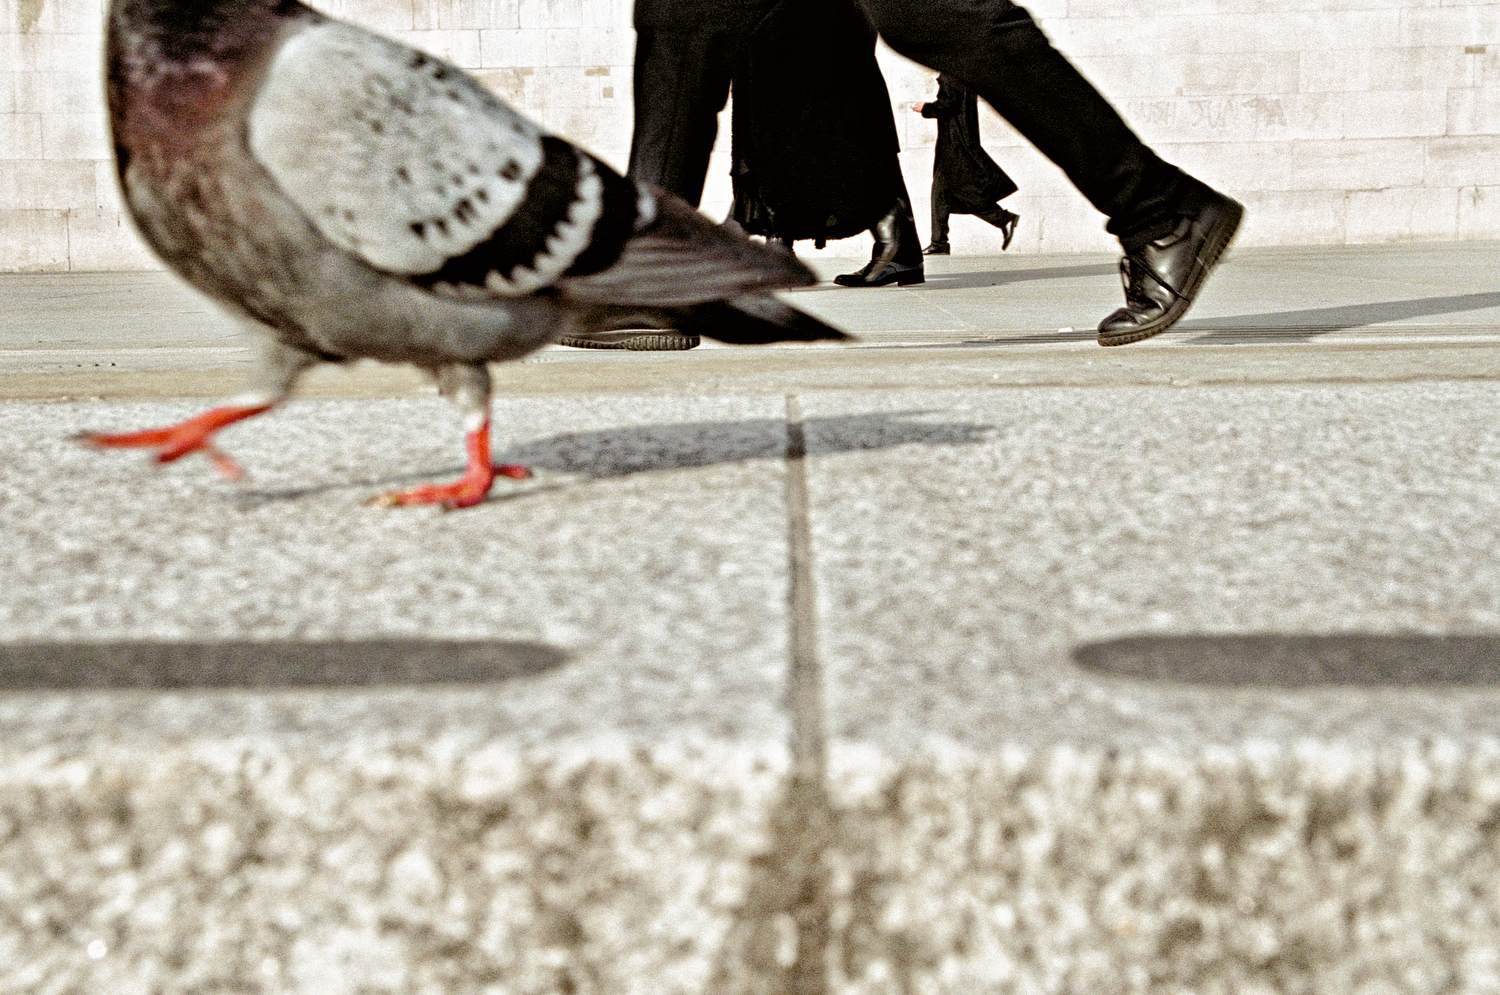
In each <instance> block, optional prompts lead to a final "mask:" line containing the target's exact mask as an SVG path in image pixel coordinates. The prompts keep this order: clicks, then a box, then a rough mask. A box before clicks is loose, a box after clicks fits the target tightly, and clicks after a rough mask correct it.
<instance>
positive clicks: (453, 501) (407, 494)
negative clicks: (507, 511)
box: [370, 418, 531, 508]
mask: <svg viewBox="0 0 1500 995" xmlns="http://www.w3.org/2000/svg"><path fill="white" fill-rule="evenodd" d="M467 441H468V450H469V465H468V468H467V469H466V470H465V471H464V475H463V476H462V477H460V478H458V479H457V480H455V481H454V482H453V483H451V484H423V485H422V486H420V487H413V488H411V489H410V490H406V491H395V492H393V493H390V494H382V495H381V496H380V497H378V498H375V499H374V500H372V501H371V502H370V503H371V504H372V505H377V506H379V507H383V508H394V507H397V506H398V505H407V504H440V505H442V506H443V507H444V508H468V507H472V506H473V505H476V504H478V503H479V502H481V501H483V500H484V496H485V495H486V494H488V493H489V492H490V486H491V485H492V484H494V482H495V477H497V476H500V477H510V478H511V479H512V480H525V479H526V478H527V477H529V476H531V471H530V470H528V469H526V468H525V467H524V466H516V465H514V464H511V463H502V464H501V465H500V466H495V465H494V464H493V463H491V462H490V422H489V419H488V418H486V419H485V421H484V424H482V425H480V426H479V427H478V428H477V429H475V430H474V431H472V432H470V433H469V434H468V437H467Z"/></svg>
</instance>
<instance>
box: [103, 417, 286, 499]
mask: <svg viewBox="0 0 1500 995" xmlns="http://www.w3.org/2000/svg"><path fill="white" fill-rule="evenodd" d="M271 407H272V405H269V404H257V405H248V406H245V405H223V406H222V407H217V408H210V409H209V410H208V411H205V412H203V414H201V415H196V416H194V417H192V418H189V419H188V420H187V421H184V422H178V423H177V424H176V425H167V426H165V427H163V428H148V429H146V430H145V431H142V432H123V433H120V434H115V435H112V434H110V433H107V432H95V433H85V434H84V435H82V436H80V438H81V439H82V440H83V441H84V442H85V443H87V444H88V445H91V446H97V447H98V448H100V449H116V448H125V447H146V448H155V449H156V450H157V453H156V462H158V463H170V462H172V461H173V460H177V459H181V458H182V457H184V456H186V455H188V454H189V453H196V452H202V453H204V454H205V455H206V456H208V458H209V459H211V460H213V464H214V467H215V468H217V469H218V471H219V473H221V474H223V475H224V476H225V477H226V478H228V479H229V480H238V479H240V478H241V477H243V476H244V475H245V471H244V470H242V469H240V465H239V464H238V463H236V462H235V461H234V460H233V459H232V458H231V457H230V456H229V455H228V454H227V453H225V452H224V451H223V450H221V449H219V448H217V447H216V446H214V445H213V443H212V442H211V441H210V440H211V438H212V436H213V434H214V433H215V432H217V431H218V430H219V429H221V428H223V427H224V426H225V425H232V424H233V423H235V422H237V421H243V420H244V419H246V418H250V417H253V416H255V415H258V414H260V413H261V412H263V411H269V410H270V409H271Z"/></svg>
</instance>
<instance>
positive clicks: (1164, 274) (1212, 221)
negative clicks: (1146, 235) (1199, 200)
mask: <svg viewBox="0 0 1500 995" xmlns="http://www.w3.org/2000/svg"><path fill="white" fill-rule="evenodd" d="M1203 201H1204V206H1203V208H1202V209H1201V210H1200V211H1199V212H1198V214H1197V215H1195V216H1194V217H1185V218H1183V219H1182V220H1181V221H1180V222H1179V223H1178V225H1177V227H1176V229H1174V230H1173V231H1172V233H1171V234H1169V235H1164V236H1162V237H1161V238H1158V239H1156V240H1155V241H1153V242H1147V243H1146V244H1145V245H1143V246H1141V247H1140V248H1139V249H1136V250H1135V251H1133V252H1126V254H1125V258H1124V259H1121V260H1120V277H1121V279H1122V280H1123V282H1124V284H1125V306H1124V307H1122V308H1120V309H1119V310H1118V311H1116V312H1115V313H1114V314H1112V315H1110V316H1109V317H1108V318H1105V319H1104V320H1103V321H1102V322H1100V323H1099V344H1100V345H1125V344H1126V343H1127V342H1139V341H1140V340H1141V339H1149V338H1150V337H1151V336H1153V335H1159V334H1160V333H1162V332H1164V331H1166V330H1167V329H1169V328H1171V327H1172V326H1173V325H1175V324H1177V322H1178V321H1180V320H1182V316H1183V315H1185V314H1187V309H1188V307H1189V306H1191V305H1192V303H1193V298H1195V297H1197V296H1198V290H1199V288H1201V287H1202V286H1203V281H1204V280H1206V279H1207V278H1208V274H1209V272H1210V271H1212V270H1213V268H1214V266H1215V265H1216V264H1217V263H1218V261H1219V256H1220V255H1222V254H1223V252H1224V250H1225V249H1226V248H1227V247H1228V246H1229V243H1230V241H1231V240H1232V239H1233V238H1234V233H1235V232H1236V231H1237V230H1239V227H1240V219H1241V218H1243V217H1244V215H1245V209H1244V207H1242V206H1241V205H1240V204H1239V203H1238V202H1237V201H1235V200H1232V199H1230V198H1228V197H1226V196H1224V195H1223V194H1221V193H1217V192H1214V191H1207V192H1206V193H1205V194H1204V195H1203Z"/></svg>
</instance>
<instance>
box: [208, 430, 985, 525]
mask: <svg viewBox="0 0 1500 995" xmlns="http://www.w3.org/2000/svg"><path fill="white" fill-rule="evenodd" d="M925 414H928V412H925V411H894V412H884V411H883V412H872V413H870V414H862V415H839V416H835V417H829V418H806V419H803V422H802V425H803V432H804V435H805V437H806V440H807V455H808V456H827V455H831V454H833V453H841V452H858V451H862V450H870V449H889V448H892V447H895V446H903V445H928V446H959V445H972V444H974V443H977V442H982V441H984V440H985V439H988V438H989V437H990V434H991V433H992V432H993V431H994V426H991V425H974V424H966V423H962V422H929V421H918V420H916V419H918V418H920V417H921V416H923V415H925ZM454 448H455V449H457V443H456V442H455V446H454ZM786 454H787V423H786V422H785V421H784V420H782V419H779V418H752V419H746V420H744V421H736V422H684V423H682V424H677V425H637V426H631V427H628V428H608V429H598V430H595V431H590V432H563V433H560V434H558V435H553V436H548V437H547V438H544V439H538V440H537V441H535V442H528V443H526V444H524V445H520V446H512V447H510V448H509V449H506V450H504V451H503V452H497V453H496V454H495V455H494V457H493V458H494V461H495V462H496V463H519V464H521V465H522V466H526V467H530V468H531V469H532V470H536V471H544V472H552V473H569V474H581V475H583V476H585V477H587V478H589V479H594V480H601V479H607V478H610V477H625V476H629V475H631V474H635V473H646V472H650V471H655V470H687V469H694V468H697V467H705V466H715V465H717V464H721V463H739V462H744V461H746V460H755V459H781V458H783V457H785V456H786ZM462 472H463V467H462V466H459V465H457V464H454V465H451V466H448V467H444V468H437V469H431V470H418V471H414V472H413V473H411V474H402V475H401V476H400V477H399V478H392V479H385V480H371V479H366V480H351V481H347V482H344V483H339V484H325V485H321V486H314V487H305V488H288V489H283V490H274V491H272V490H244V491H240V492H238V493H237V494H236V495H235V500H236V501H238V502H240V503H242V504H262V503H265V502H270V501H284V500H289V499H293V498H299V497H306V496H309V495H313V494H319V493H324V492H327V491H333V490H342V489H345V488H355V487H361V488H362V487H390V486H396V485H401V484H404V483H407V482H410V481H414V480H424V479H429V478H436V479H441V478H444V477H453V476H457V475H458V474H460V473H462ZM557 486H558V485H556V484H546V483H543V484H541V486H532V487H528V488H525V489H523V490H519V491H502V490H501V489H500V488H497V489H496V491H495V492H494V493H492V494H491V496H490V497H489V499H488V500H490V501H497V500H507V499H509V497H515V496H525V495H530V494H535V493H537V492H538V491H542V490H554V489H556V487H557Z"/></svg>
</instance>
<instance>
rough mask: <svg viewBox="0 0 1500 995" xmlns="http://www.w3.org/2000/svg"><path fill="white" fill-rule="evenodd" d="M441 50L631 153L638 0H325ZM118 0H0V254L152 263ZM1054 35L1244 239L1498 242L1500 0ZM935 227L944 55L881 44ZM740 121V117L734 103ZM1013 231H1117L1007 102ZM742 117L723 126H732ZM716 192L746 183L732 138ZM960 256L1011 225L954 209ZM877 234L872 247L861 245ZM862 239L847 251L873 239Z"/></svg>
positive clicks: (1223, 4)
mask: <svg viewBox="0 0 1500 995" xmlns="http://www.w3.org/2000/svg"><path fill="white" fill-rule="evenodd" d="M317 5H318V6H319V7H320V8H321V9H323V10H325V11H326V12H328V13H330V14H333V15H335V16H339V17H345V18H348V19H350V20H354V21H356V22H358V23H361V24H364V25H367V26H369V27H372V28H375V29H377V30H380V31H383V32H387V33H389V34H393V35H396V36H398V37H401V38H403V39H405V40H406V41H408V42H410V43H412V44H415V45H417V46H420V47H422V48H425V49H427V50H429V51H431V52H434V53H436V54H438V55H441V56H444V57H446V58H449V59H451V60H453V61H454V62H456V63H458V64H459V65H461V66H463V67H465V68H467V69H469V70H471V71H473V72H475V73H476V74H478V75H479V76H480V78H482V79H483V80H484V81H485V82H486V83H487V84H488V85H489V86H491V87H493V88H494V89H495V90H496V91H497V92H499V93H500V94H501V95H502V96H504V97H505V98H506V99H508V100H510V101H511V102H513V103H514V104H516V105H517V106H518V107H520V108H521V109H522V110H523V111H525V112H526V113H528V114H530V115H531V116H533V117H534V118H536V119H538V120H539V121H541V122H542V123H543V125H544V126H546V127H547V128H549V129H551V130H553V131H556V132H557V133H559V134H562V135H565V136H567V137H569V138H572V139H574V140H577V141H579V142H580V143H582V144H584V145H586V146H587V147H589V148H590V149H592V150H593V151H595V152H596V153H598V154H600V155H601V156H603V157H604V158H605V159H606V160H608V161H610V162H612V163H614V164H616V165H617V166H621V167H623V166H624V164H625V160H626V157H627V154H628V149H629V143H630V119H631V92H630V64H631V55H632V48H633V45H634V33H633V32H632V31H631V28H630V6H631V0H325V2H322V3H319V4H317ZM103 8H104V0H0V271H5V270H12V271H13V270H67V269H75V270H95V269H124V268H149V267H154V266H155V265H156V263H155V261H154V260H153V259H152V257H151V256H150V255H149V254H148V253H147V252H146V251H145V250H144V249H143V248H142V247H141V246H140V245H139V243H138V241H137V239H136V238H135V235H134V233H133V232H132V231H131V229H130V225H129V222H128V220H126V219H124V218H123V217H122V215H121V210H120V203H119V196H118V193H117V191H116V189H115V182H114V177H113V173H112V167H111V164H110V162H109V158H108V156H109V147H108V141H107V135H106V130H105V124H104V117H103V99H102V95H101V90H102V84H101V79H100V37H101V26H102V21H103ZM1029 9H1030V10H1031V11H1032V12H1033V14H1035V15H1036V16H1037V18H1038V19H1039V20H1040V22H1041V23H1042V25H1043V27H1044V29H1045V30H1046V31H1047V32H1048V34H1049V35H1050V36H1051V37H1052V39H1053V41H1054V42H1055V43H1056V44H1057V46H1058V47H1059V48H1060V49H1061V50H1062V51H1063V52H1065V53H1067V54H1068V55H1069V56H1070V57H1072V58H1073V59H1074V60H1075V61H1076V62H1077V63H1078V65H1079V66H1080V67H1081V68H1082V69H1083V71H1084V72H1085V73H1086V74H1087V75H1088V76H1089V77H1090V78H1091V79H1093V80H1094V82H1095V83H1096V84H1097V85H1098V86H1099V87H1100V89H1101V90H1103V92H1104V93H1105V94H1106V95H1107V96H1108V97H1109V98H1110V99H1111V100H1113V101H1114V102H1115V103H1116V104H1117V105H1118V106H1119V107H1120V108H1121V110H1122V111H1123V112H1124V114H1125V117H1126V119H1127V120H1128V121H1130V122H1131V124H1132V125H1133V126H1134V127H1135V128H1136V129H1137V130H1138V131H1139V132H1140V133H1141V134H1142V135H1143V137H1145V138H1146V139H1147V140H1148V141H1149V142H1150V143H1152V144H1153V145H1154V146H1155V147H1157V148H1158V149H1159V150H1160V151H1161V152H1162V153H1163V155H1165V156H1166V157H1167V158H1168V159H1170V160H1172V161H1174V162H1177V163H1178V164H1180V165H1182V166H1183V167H1185V168H1187V169H1188V170H1189V171H1191V172H1194V173H1196V174H1198V175H1200V176H1202V177H1203V178H1205V179H1207V180H1208V181H1210V182H1211V183H1213V184H1215V185H1217V186H1220V187H1222V188H1224V189H1226V190H1228V191H1230V192H1232V193H1233V194H1234V195H1235V196H1237V197H1239V198H1241V199H1242V200H1244V201H1245V202H1246V204H1247V206H1248V207H1249V208H1250V215H1249V220H1248V221H1247V224H1246V228H1245V230H1244V233H1243V235H1242V237H1241V244H1244V245H1264V244H1343V243H1366V242H1386V241H1398V240H1453V239H1496V238H1500V0H1481V2H1473V3H1465V2H1461V0H1460V2H1444V0H1412V2H1408V3H1401V2H1399V0H1232V2H1231V0H1152V2H1147V0H1037V2H1034V3H1032V4H1030V5H1029ZM881 58H882V63H883V65H884V67H885V69H886V75H887V81H888V84H889V86H890V91H891V99H892V104H893V108H894V113H895V115H896V120H897V125H898V131H899V133H900V134H901V136H902V145H903V151H902V164H903V167H904V169H905V171H906V176H907V182H908V185H909V187H910V188H911V191H912V194H913V197H914V200H915V201H916V203H915V205H914V206H915V208H916V210H917V214H918V227H919V228H920V229H921V230H922V232H923V233H924V234H925V233H926V230H927V220H926V215H927V190H928V183H929V178H930V176H931V166H932V142H933V138H934V126H933V124H932V123H931V122H929V121H926V120H924V119H922V118H921V117H919V116H918V115H917V114H915V113H913V112H912V111H911V110H910V104H911V103H912V102H914V101H918V100H922V99H924V98H927V97H929V96H931V95H932V93H933V92H935V86H934V74H933V73H932V72H930V71H929V70H927V69H925V68H923V67H921V66H918V65H915V64H913V63H910V62H907V61H906V60H904V59H902V58H901V57H900V56H898V55H896V54H894V53H892V52H890V51H888V50H884V51H882V54H881ZM726 121H727V119H726ZM983 129H984V134H985V141H986V144H987V145H988V146H989V147H990V149H991V152H992V154H993V155H994V156H995V158H996V159H997V160H999V161H1000V162H1001V164H1002V165H1004V166H1005V168H1006V169H1007V170H1009V171H1010V172H1011V173H1012V174H1013V175H1014V176H1015V177H1016V179H1017V180H1018V181H1019V183H1020V185H1021V190H1020V192H1019V193H1018V194H1016V195H1015V196H1014V197H1013V198H1011V200H1010V201H1008V206H1010V207H1011V208H1012V209H1013V210H1016V211H1018V212H1020V213H1021V215H1022V219H1023V220H1022V226H1021V229H1020V232H1019V233H1018V235H1017V239H1016V244H1015V246H1013V248H1012V251H1021V252H1068V251H1084V250H1095V249H1097V250H1108V249H1110V248H1112V244H1111V240H1110V239H1109V238H1108V237H1107V236H1106V235H1105V234H1104V232H1103V219H1102V217H1101V216H1100V215H1098V214H1097V213H1096V212H1095V211H1094V210H1093V208H1092V207H1090V206H1089V205H1088V204H1087V203H1086V202H1085V201H1084V200H1083V199H1082V198H1081V197H1079V196H1078V195H1077V194H1076V193H1075V192H1074V191H1073V189H1072V188H1071V186H1070V185H1069V184H1068V183H1067V181H1066V179H1064V178H1063V177H1062V175H1061V174H1060V173H1059V172H1058V171H1057V170H1056V169H1055V168H1054V167H1053V166H1052V165H1051V164H1050V163H1048V162H1047V161H1046V160H1045V159H1043V158H1042V157H1041V156H1040V155H1038V154H1037V153H1036V152H1035V151H1034V150H1033V149H1031V148H1030V146H1028V145H1027V144H1026V143H1025V141H1024V140H1023V139H1021V138H1020V137H1019V136H1018V135H1016V134H1015V133H1014V132H1013V131H1011V129H1010V128H1009V127H1008V126H1007V125H1005V124H1004V122H1002V121H1001V120H1000V119H999V118H997V117H996V116H994V115H993V114H991V113H989V112H988V111H986V112H985V114H984V120H983ZM722 137H725V136H722V135H721V138H722ZM720 145H721V147H720V150H719V151H717V152H716V154H715V156H714V160H713V164H712V168H711V175H710V180H709V185H708V188H707V192H706V194H705V198H704V205H703V207H704V210H705V211H707V212H708V213H710V214H712V215H715V216H720V215H722V213H723V212H724V210H725V209H726V207H727V204H728V201H729V182H728V166H729V163H728V157H727V143H726V142H724V141H722V140H721V143H720ZM953 237H954V243H955V250H956V251H959V252H984V251H995V250H998V248H999V241H998V234H997V233H996V232H994V231H993V230H992V229H989V228H988V227H987V226H985V225H984V224H983V223H982V222H979V221H977V220H975V219H973V218H969V217H965V216H958V217H955V219H954V225H953ZM865 244H867V243H865ZM863 249H864V244H861V241H860V240H858V239H851V240H848V241H845V242H842V243H835V244H834V245H832V246H830V247H829V250H828V251H829V252H830V253H836V254H839V255H854V254H857V253H860V252H862V251H863Z"/></svg>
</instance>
